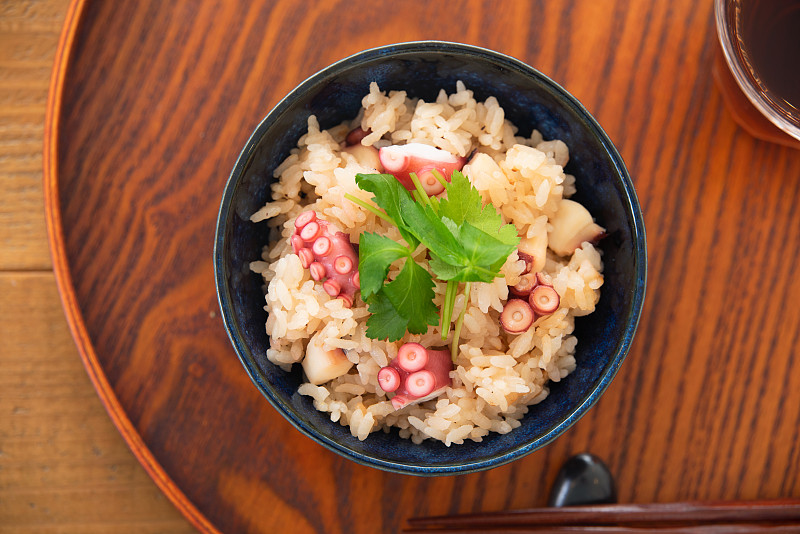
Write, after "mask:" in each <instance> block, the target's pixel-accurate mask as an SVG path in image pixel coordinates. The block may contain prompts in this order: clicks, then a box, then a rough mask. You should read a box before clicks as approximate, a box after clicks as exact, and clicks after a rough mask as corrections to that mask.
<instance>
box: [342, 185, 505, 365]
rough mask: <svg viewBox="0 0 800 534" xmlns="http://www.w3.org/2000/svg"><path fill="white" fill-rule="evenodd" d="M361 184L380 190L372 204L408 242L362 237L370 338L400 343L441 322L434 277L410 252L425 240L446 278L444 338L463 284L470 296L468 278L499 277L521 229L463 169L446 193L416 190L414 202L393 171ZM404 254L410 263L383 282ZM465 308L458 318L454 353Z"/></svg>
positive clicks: (436, 271)
mask: <svg viewBox="0 0 800 534" xmlns="http://www.w3.org/2000/svg"><path fill="white" fill-rule="evenodd" d="M356 183H357V184H358V186H359V187H360V188H361V189H364V190H365V191H370V192H372V193H373V194H374V195H375V202H376V203H377V204H378V206H380V207H381V208H383V209H384V210H385V211H386V214H387V216H388V217H390V218H391V219H393V220H394V222H395V224H396V225H397V227H398V229H399V231H400V234H401V235H402V236H403V238H404V239H405V240H406V241H407V242H408V244H409V245H410V247H411V248H410V249H407V248H405V247H403V246H401V245H399V244H397V243H394V242H393V241H392V240H390V239H389V238H387V237H383V236H378V235H375V234H369V233H365V234H364V235H363V236H362V239H361V247H360V259H359V269H360V273H361V274H360V276H361V290H362V294H363V295H365V298H366V300H367V304H368V305H369V311H370V313H371V314H372V316H371V317H370V318H369V319H368V320H367V336H369V337H370V338H373V339H389V341H396V340H398V339H400V338H402V337H403V336H404V335H405V333H406V331H408V332H411V333H414V334H421V333H424V332H426V331H427V329H428V325H435V324H437V323H438V322H439V320H440V317H439V313H438V311H437V308H436V306H435V305H434V303H433V298H434V296H435V293H434V291H433V287H434V283H433V279H432V277H431V274H430V272H429V271H428V270H427V269H426V268H424V267H422V266H421V265H419V264H417V263H416V262H415V261H414V260H413V258H412V257H411V250H413V249H414V248H416V247H417V245H419V244H420V243H422V244H423V245H425V247H427V248H428V252H429V255H430V262H429V267H430V270H431V271H432V272H433V273H434V274H435V275H436V276H437V277H438V278H439V279H440V280H446V281H447V292H446V294H445V304H444V306H443V307H442V310H441V323H442V324H441V329H442V337H443V338H444V339H446V338H447V331H448V330H449V328H450V323H451V321H452V315H453V305H454V302H455V297H456V294H457V292H458V286H459V283H460V282H466V286H465V294H467V295H468V294H469V290H470V284H471V282H492V281H493V280H494V279H495V278H496V277H498V276H502V275H501V274H500V268H501V267H502V266H503V263H505V260H506V259H507V258H508V255H509V254H511V252H512V251H513V250H514V248H516V247H517V245H518V244H519V237H518V236H517V230H516V228H515V227H514V226H513V225H510V224H503V220H502V217H501V216H500V214H499V213H498V212H497V210H496V209H495V208H494V206H492V204H491V203H488V204H486V206H484V205H483V198H482V197H481V195H480V193H479V192H478V190H477V189H475V188H474V187H473V186H472V183H471V182H470V181H469V179H468V178H467V177H466V176H464V175H463V174H462V173H461V172H454V173H453V175H452V177H451V181H450V182H448V183H447V184H445V188H446V191H447V197H446V198H442V199H438V198H436V197H434V198H429V197H427V195H425V194H424V192H423V191H422V189H421V188H419V187H418V188H417V190H416V191H414V196H415V197H417V198H416V200H418V201H417V202H415V199H414V198H412V194H411V193H409V192H408V191H407V190H406V189H405V188H404V187H403V186H402V185H401V184H400V182H398V181H397V179H395V178H394V176H392V175H390V174H358V175H356ZM403 257H405V258H406V261H405V264H404V265H403V268H402V269H401V271H400V273H399V274H398V276H397V278H395V279H394V280H392V281H391V282H386V276H387V274H388V272H389V267H390V266H391V264H392V263H393V262H395V261H397V260H398V259H400V258H403ZM465 310H466V308H465V309H464V310H462V312H461V314H460V315H459V318H458V319H457V321H456V325H455V333H454V339H453V346H452V351H453V353H454V354H455V353H456V352H457V350H458V337H459V335H460V331H461V326H462V323H463V320H464V311H465Z"/></svg>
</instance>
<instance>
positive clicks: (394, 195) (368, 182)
mask: <svg viewBox="0 0 800 534" xmlns="http://www.w3.org/2000/svg"><path fill="white" fill-rule="evenodd" d="M356 185H358V187H359V188H361V189H363V190H364V191H369V192H370V193H372V194H373V195H375V196H374V200H375V203H376V204H377V205H378V206H380V207H381V208H383V209H384V211H386V213H387V214H388V215H389V217H391V218H392V219H394V221H395V223H396V224H397V225H398V226H397V228H398V230H400V235H402V236H403V239H405V240H406V243H408V245H409V247H410V248H411V249H412V250H413V249H415V248H416V247H417V245H419V241H418V240H417V239H416V238H415V237H414V235H413V234H411V233H410V232H408V230H407V229H406V228H405V227H404V226H403V224H402V222H401V221H402V220H403V219H402V211H401V207H400V205H401V201H402V200H404V199H405V200H407V201H409V202H413V200H412V199H411V193H409V192H408V190H407V189H406V188H405V187H403V185H402V184H401V183H400V182H399V181H398V180H397V178H395V177H394V176H392V175H391V174H361V173H359V174H356Z"/></svg>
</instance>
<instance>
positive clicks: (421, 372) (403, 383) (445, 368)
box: [378, 343, 453, 410]
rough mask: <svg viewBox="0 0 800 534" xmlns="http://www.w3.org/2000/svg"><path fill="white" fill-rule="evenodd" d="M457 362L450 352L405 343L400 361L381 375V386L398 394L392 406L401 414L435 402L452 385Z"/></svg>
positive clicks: (393, 398) (383, 368)
mask: <svg viewBox="0 0 800 534" xmlns="http://www.w3.org/2000/svg"><path fill="white" fill-rule="evenodd" d="M452 370H453V361H452V360H451V359H450V351H449V350H433V349H426V348H425V347H423V346H422V345H420V344H419V343H405V344H404V345H403V346H402V347H400V350H399V351H398V352H397V357H396V358H395V359H393V360H392V361H391V362H389V365H387V366H386V367H382V368H381V370H380V371H378V384H379V385H380V386H381V389H383V390H384V391H385V392H387V393H394V397H392V406H394V409H395V410H399V409H401V408H404V407H406V406H410V405H412V404H418V403H420V402H425V401H427V400H431V399H434V398H436V397H438V396H439V395H441V394H442V393H443V392H444V389H445V388H446V387H447V386H449V385H450V384H452V380H451V379H450V371H452Z"/></svg>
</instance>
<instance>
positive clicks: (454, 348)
mask: <svg viewBox="0 0 800 534" xmlns="http://www.w3.org/2000/svg"><path fill="white" fill-rule="evenodd" d="M471 289H472V282H467V283H466V284H464V307H463V308H462V309H461V313H460V314H458V321H456V328H455V331H454V332H453V344H452V346H451V347H450V358H452V360H453V363H456V356H457V355H458V338H460V337H461V326H462V325H463V324H464V315H466V312H467V306H469V292H470V290H471Z"/></svg>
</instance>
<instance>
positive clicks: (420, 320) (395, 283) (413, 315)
mask: <svg viewBox="0 0 800 534" xmlns="http://www.w3.org/2000/svg"><path fill="white" fill-rule="evenodd" d="M433 285H434V284H433V278H432V277H431V274H430V273H429V272H428V271H427V270H426V269H425V268H424V267H422V266H420V265H419V264H417V263H415V262H414V261H412V260H410V259H408V260H406V263H405V265H403V268H402V269H401V270H400V274H398V275H397V278H395V279H394V280H392V281H391V282H389V283H388V284H386V286H384V288H383V292H384V293H385V294H386V296H387V297H388V299H389V301H390V302H391V303H392V305H393V306H394V308H395V310H397V312H398V313H399V314H400V315H401V316H402V317H403V318H405V319H406V320H407V321H408V331H409V332H411V333H412V334H424V333H425V332H427V331H428V325H436V324H439V310H438V308H437V307H436V305H435V304H434V303H433V298H434V297H435V296H436V295H435V294H434V292H433Z"/></svg>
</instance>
